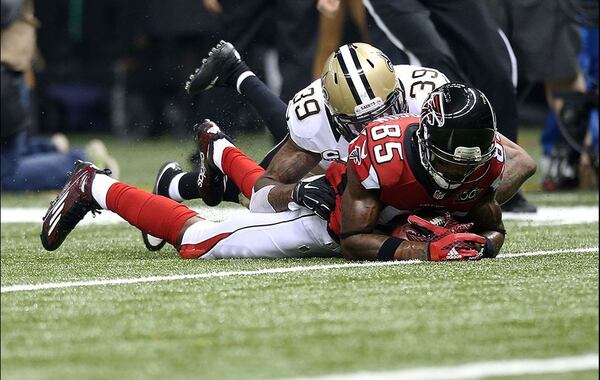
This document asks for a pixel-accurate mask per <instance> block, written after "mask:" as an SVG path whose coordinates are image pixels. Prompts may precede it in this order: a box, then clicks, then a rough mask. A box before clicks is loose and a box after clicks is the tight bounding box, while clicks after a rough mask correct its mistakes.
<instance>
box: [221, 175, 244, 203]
mask: <svg viewBox="0 0 600 380" xmlns="http://www.w3.org/2000/svg"><path fill="white" fill-rule="evenodd" d="M223 200H224V201H227V202H233V203H240V190H239V189H238V188H237V186H236V185H235V183H233V181H232V180H231V179H230V178H229V177H227V182H225V194H223Z"/></svg>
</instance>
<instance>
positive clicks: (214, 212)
mask: <svg viewBox="0 0 600 380" xmlns="http://www.w3.org/2000/svg"><path fill="white" fill-rule="evenodd" d="M193 210H194V211H196V212H198V213H199V214H200V215H201V216H202V217H204V218H206V219H208V220H212V221H221V220H224V219H227V218H230V217H235V216H239V215H240V214H244V213H248V212H249V211H248V210H247V209H246V208H243V207H227V208H215V207H200V208H194V209H193ZM45 213H46V209H45V208H28V207H23V208H18V207H16V208H10V207H9V208H2V209H0V222H2V223H40V224H41V222H42V217H43V216H44V214H45ZM503 219H504V220H510V221H517V224H518V225H523V224H524V225H535V226H539V225H561V224H580V223H594V222H598V206H575V207H540V208H538V212H537V213H535V214H515V213H510V212H508V213H504V214H503ZM112 223H125V221H124V220H123V219H122V218H121V217H120V216H118V215H117V214H114V213H112V212H109V211H105V212H102V213H101V214H100V215H98V216H96V217H92V215H91V214H88V215H86V217H85V218H84V219H83V220H82V221H81V222H80V224H81V225H90V224H112Z"/></svg>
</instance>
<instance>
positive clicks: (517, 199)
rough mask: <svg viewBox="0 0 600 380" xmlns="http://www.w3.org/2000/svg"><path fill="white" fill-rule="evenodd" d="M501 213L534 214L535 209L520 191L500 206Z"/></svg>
mask: <svg viewBox="0 0 600 380" xmlns="http://www.w3.org/2000/svg"><path fill="white" fill-rule="evenodd" d="M501 208H502V211H503V212H515V213H536V212H537V207H536V206H535V205H534V204H531V203H530V202H529V201H528V200H527V199H525V196H524V195H523V192H521V191H520V190H519V191H518V192H517V193H516V194H515V195H514V196H513V197H512V198H510V199H509V200H508V202H506V203H504V204H503V205H502V206H501Z"/></svg>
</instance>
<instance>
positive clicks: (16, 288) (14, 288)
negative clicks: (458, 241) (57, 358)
mask: <svg viewBox="0 0 600 380" xmlns="http://www.w3.org/2000/svg"><path fill="white" fill-rule="evenodd" d="M589 252H598V247H589V248H573V249H559V250H553V251H536V252H521V253H504V254H501V255H500V256H498V258H511V257H521V256H543V255H555V254H560V253H589ZM418 263H420V261H418V260H413V261H390V262H368V263H342V264H328V265H312V266H298V267H286V268H267V269H258V270H249V271H236V272H214V273H198V274H182V275H171V276H151V277H138V278H115V279H105V280H86V281H70V282H55V283H45V284H23V285H8V286H4V287H1V288H0V293H14V292H23V291H37V290H47V289H62V288H73V287H80V286H99V285H125V284H138V283H144V282H163V281H177V280H190V279H199V278H215V277H231V276H256V275H263V274H276V273H293V272H310V271H319V270H330V269H345V268H358V267H360V268H367V267H377V266H388V265H411V264H418Z"/></svg>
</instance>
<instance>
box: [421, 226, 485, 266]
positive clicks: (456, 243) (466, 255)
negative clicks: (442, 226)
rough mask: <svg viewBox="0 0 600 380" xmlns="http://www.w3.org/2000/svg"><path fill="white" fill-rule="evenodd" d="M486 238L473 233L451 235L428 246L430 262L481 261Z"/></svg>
mask: <svg viewBox="0 0 600 380" xmlns="http://www.w3.org/2000/svg"><path fill="white" fill-rule="evenodd" d="M484 247H485V238H484V237H482V236H479V235H476V234H471V233H464V232H462V233H451V234H448V235H446V236H444V237H442V238H440V239H438V240H436V241H431V242H430V243H429V246H428V251H429V260H430V261H446V260H452V261H463V260H479V259H480V258H481V257H482V256H483V249H484Z"/></svg>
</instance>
